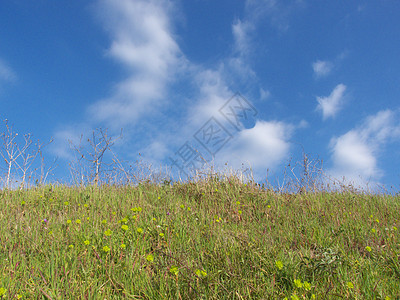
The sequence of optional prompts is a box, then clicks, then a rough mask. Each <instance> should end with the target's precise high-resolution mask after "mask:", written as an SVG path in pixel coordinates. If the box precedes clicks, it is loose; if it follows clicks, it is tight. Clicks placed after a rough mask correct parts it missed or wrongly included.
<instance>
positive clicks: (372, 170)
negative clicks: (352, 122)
mask: <svg viewBox="0 0 400 300" xmlns="http://www.w3.org/2000/svg"><path fill="white" fill-rule="evenodd" d="M399 138H400V121H399V114H398V113H397V112H394V111H391V110H384V111H380V112H378V113H377V114H375V115H373V116H369V117H368V118H366V119H365V121H364V122H363V123H362V124H361V126H359V127H357V128H355V129H352V130H350V131H349V132H347V133H345V134H343V135H342V136H340V137H338V138H332V139H331V141H330V148H331V151H332V157H331V158H332V161H333V167H332V168H331V169H330V170H328V174H329V175H331V176H332V177H333V178H336V179H342V178H343V177H345V179H346V181H348V182H353V183H355V184H356V185H359V186H365V185H366V183H367V182H370V183H371V182H372V183H376V182H377V181H378V180H379V179H380V178H381V177H382V176H383V172H382V170H380V169H379V167H378V157H379V154H380V153H381V152H383V150H384V146H385V144H386V143H387V142H388V141H390V140H396V139H399Z"/></svg>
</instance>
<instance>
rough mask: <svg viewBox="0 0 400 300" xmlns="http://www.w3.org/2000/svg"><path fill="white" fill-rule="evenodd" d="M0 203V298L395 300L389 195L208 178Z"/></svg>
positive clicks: (399, 268)
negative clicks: (284, 188) (276, 187)
mask: <svg viewBox="0 0 400 300" xmlns="http://www.w3.org/2000/svg"><path fill="white" fill-rule="evenodd" d="M0 203H1V210H0V241H1V242H0V249H1V250H0V298H1V297H3V298H5V299H399V298H400V263H399V259H400V232H399V231H400V215H399V213H400V197H399V196H398V195H389V194H382V195H373V194H367V193H363V192H355V191H346V190H342V191H336V192H335V191H333V192H332V191H331V192H324V191H318V192H307V191H305V192H302V193H283V192H277V191H273V190H271V189H266V188H262V187H260V186H259V185H257V184H252V183H251V182H249V183H247V184H246V183H242V182H240V181H239V180H238V179H237V178H235V177H233V176H231V177H225V178H223V177H215V176H211V177H209V178H205V179H202V180H198V181H190V182H186V183H173V184H171V183H169V182H165V184H156V183H151V182H145V183H141V184H139V185H136V186H124V185H121V186H118V185H115V186H110V185H102V186H99V187H97V186H87V187H69V186H66V185H46V186H43V187H34V188H30V189H24V190H3V191H0Z"/></svg>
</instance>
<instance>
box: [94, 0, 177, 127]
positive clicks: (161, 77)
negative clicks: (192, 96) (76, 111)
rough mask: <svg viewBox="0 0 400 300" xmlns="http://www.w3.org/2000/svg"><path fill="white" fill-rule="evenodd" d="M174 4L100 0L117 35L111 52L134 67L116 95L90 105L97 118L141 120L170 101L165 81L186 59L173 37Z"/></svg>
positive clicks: (107, 23) (104, 17)
mask: <svg viewBox="0 0 400 300" xmlns="http://www.w3.org/2000/svg"><path fill="white" fill-rule="evenodd" d="M172 9H173V8H172V7H171V3H170V2H167V1H161V0H151V1H144V0H135V1H130V0H120V1H113V0H101V1H99V3H98V11H99V15H100V19H101V20H102V22H103V23H104V24H105V27H106V28H107V30H108V32H109V35H110V37H111V39H112V43H111V47H110V49H109V51H108V53H109V55H110V56H112V57H113V58H115V59H116V60H117V61H119V62H120V63H122V65H123V66H124V67H125V68H126V69H127V70H128V71H129V73H130V75H129V77H128V78H127V79H125V80H124V81H122V82H120V83H119V84H117V86H116V89H115V92H114V93H113V94H112V95H111V97H109V98H107V99H104V100H101V101H99V102H98V103H95V104H94V105H92V106H91V107H90V109H89V111H90V113H91V115H92V116H93V117H94V119H95V120H97V121H107V122H108V124H109V126H111V127H114V128H115V127H118V126H124V125H126V124H132V123H135V122H137V120H138V119H140V118H142V117H144V116H146V114H148V113H149V112H151V111H152V110H154V109H157V108H158V107H159V105H160V103H161V102H162V101H163V100H165V99H166V98H168V97H167V95H166V86H167V84H168V83H169V82H170V81H171V80H172V78H173V77H174V76H173V75H174V74H175V73H176V72H177V70H179V68H180V66H182V65H184V64H185V59H184V57H183V56H182V54H181V51H180V49H179V46H178V44H177V43H176V41H175V40H174V38H173V35H172V32H171V24H170V19H169V12H170V11H171V10H172Z"/></svg>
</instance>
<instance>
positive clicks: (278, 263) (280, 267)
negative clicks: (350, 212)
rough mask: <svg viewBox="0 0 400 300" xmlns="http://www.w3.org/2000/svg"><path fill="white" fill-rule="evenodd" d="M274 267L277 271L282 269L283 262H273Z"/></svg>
mask: <svg viewBox="0 0 400 300" xmlns="http://www.w3.org/2000/svg"><path fill="white" fill-rule="evenodd" d="M275 265H276V267H277V268H278V269H279V270H282V269H283V262H281V261H280V260H277V261H275Z"/></svg>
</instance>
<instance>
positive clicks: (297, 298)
mask: <svg viewBox="0 0 400 300" xmlns="http://www.w3.org/2000/svg"><path fill="white" fill-rule="evenodd" d="M290 299H291V300H300V298H299V297H298V296H297V295H296V294H293V295H292V296H290Z"/></svg>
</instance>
